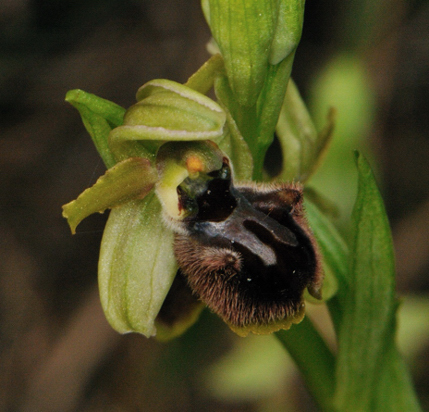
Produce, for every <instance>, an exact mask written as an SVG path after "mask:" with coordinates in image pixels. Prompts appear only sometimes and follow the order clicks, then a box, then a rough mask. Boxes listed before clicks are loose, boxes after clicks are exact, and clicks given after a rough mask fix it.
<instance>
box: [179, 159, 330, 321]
mask: <svg viewBox="0 0 429 412" xmlns="http://www.w3.org/2000/svg"><path fill="white" fill-rule="evenodd" d="M178 194H179V199H180V202H181V204H182V205H181V206H182V207H186V208H187V210H192V211H193V213H191V214H190V215H189V216H188V217H187V218H185V219H184V220H183V221H181V222H178V223H177V224H178V225H180V228H179V227H178V230H177V231H176V233H177V234H176V239H175V254H176V258H177V261H178V263H179V266H180V268H181V270H182V272H183V274H184V275H185V277H186V278H187V281H188V284H189V286H190V287H191V289H192V290H193V291H194V293H196V294H197V295H198V297H199V298H200V299H201V300H202V301H204V302H205V303H206V304H207V306H208V307H209V308H210V309H212V310H213V311H214V312H216V313H217V314H218V315H219V316H221V317H222V318H223V319H224V321H226V322H227V323H228V324H230V326H232V327H233V328H234V329H237V328H246V327H248V326H251V325H270V324H274V323H277V322H283V321H285V320H287V319H293V318H294V317H295V318H302V315H303V304H302V296H303V292H304V290H305V288H308V290H309V292H310V293H311V294H312V295H313V296H315V297H317V298H320V288H321V283H322V272H321V267H320V259H319V255H318V251H317V245H316V243H315V240H314V237H313V235H312V233H311V231H310V229H309V228H308V225H307V222H306V219H305V216H304V214H303V207H302V189H301V188H300V186H298V185H286V184H275V185H261V184H249V185H241V186H237V187H234V186H233V184H232V179H231V170H230V167H229V162H228V159H226V158H225V159H224V164H223V167H222V169H220V170H218V171H215V172H212V173H210V174H209V175H206V176H205V177H204V178H197V179H194V181H192V180H191V179H189V178H188V179H186V180H185V181H184V182H183V184H182V185H181V186H180V187H179V188H178ZM294 323H296V322H294Z"/></svg>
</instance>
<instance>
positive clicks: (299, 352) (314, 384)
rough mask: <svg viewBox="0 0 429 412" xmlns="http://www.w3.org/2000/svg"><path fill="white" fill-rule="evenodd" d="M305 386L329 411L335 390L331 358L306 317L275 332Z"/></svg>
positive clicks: (333, 365) (333, 364)
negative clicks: (296, 323)
mask: <svg viewBox="0 0 429 412" xmlns="http://www.w3.org/2000/svg"><path fill="white" fill-rule="evenodd" d="M276 337H277V338H278V339H279V341H280V342H281V343H282V345H283V346H284V347H285V348H286V349H287V350H288V352H289V354H290V355H291V356H292V358H293V360H294V361H295V363H296V364H297V366H298V368H299V370H300V372H301V374H302V375H303V377H304V379H305V382H306V384H307V387H308V390H309V392H310V393H311V395H312V396H313V398H314V399H315V401H316V402H317V404H318V405H319V407H320V409H321V410H322V411H324V412H332V411H333V410H334V409H333V405H332V400H333V396H334V391H335V358H334V355H333V354H332V352H331V351H330V349H329V348H328V346H327V345H326V343H325V341H324V340H323V338H322V337H321V336H320V334H319V332H318V331H317V330H316V329H315V328H314V326H313V324H312V323H311V321H310V320H309V319H308V317H305V318H304V320H303V321H302V322H301V323H300V324H299V325H294V326H293V327H292V328H291V329H289V330H287V331H286V330H281V331H279V332H276Z"/></svg>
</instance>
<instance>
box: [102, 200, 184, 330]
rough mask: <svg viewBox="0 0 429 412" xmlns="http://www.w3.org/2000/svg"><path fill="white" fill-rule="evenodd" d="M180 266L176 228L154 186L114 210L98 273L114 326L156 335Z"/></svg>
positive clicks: (106, 234)
mask: <svg viewBox="0 0 429 412" xmlns="http://www.w3.org/2000/svg"><path fill="white" fill-rule="evenodd" d="M176 271H177V264H176V261H175V258H174V252H173V233H172V231H171V230H169V229H167V228H166V227H165V225H164V224H163V221H162V210H161V205H160V203H159V200H158V198H157V197H156V195H155V194H154V192H151V193H149V194H148V195H147V196H146V197H145V198H144V199H143V200H137V201H133V202H129V203H127V204H125V205H123V206H120V207H118V208H115V209H113V210H112V211H111V212H110V216H109V219H108V221H107V224H106V228H105V230H104V235H103V240H102V243H101V250H100V260H99V273H98V276H99V287H100V298H101V304H102V306H103V310H104V313H105V315H106V318H107V319H108V321H109V322H110V324H111V325H112V327H113V328H114V329H116V330H117V331H118V332H120V333H127V332H139V333H142V334H143V335H145V336H147V337H149V336H153V335H154V334H155V333H156V329H155V326H154V322H155V318H156V316H157V314H158V312H159V310H160V308H161V306H162V303H163V302H164V299H165V297H166V296H167V293H168V291H169V289H170V286H171V284H172V282H173V279H174V276H175V274H176Z"/></svg>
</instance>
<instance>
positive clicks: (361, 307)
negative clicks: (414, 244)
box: [335, 154, 396, 412]
mask: <svg viewBox="0 0 429 412" xmlns="http://www.w3.org/2000/svg"><path fill="white" fill-rule="evenodd" d="M356 159H357V167H358V172H359V182H358V195H357V199H356V203H355V207H354V211H353V219H352V220H353V246H352V253H351V263H350V277H349V288H348V289H347V291H346V296H345V299H344V300H343V302H342V303H343V305H342V306H343V307H342V310H343V311H344V313H343V316H342V321H341V325H340V328H339V331H338V345H339V349H338V361H337V391H336V395H335V404H336V406H337V407H338V410H340V411H346V410H353V411H356V412H358V411H369V410H372V409H371V404H372V402H373V399H379V397H380V396H382V394H379V393H376V391H375V387H376V386H377V378H378V372H379V368H380V365H382V364H383V363H384V360H385V359H384V356H385V352H386V349H387V348H389V346H390V345H391V342H390V341H391V339H393V332H392V329H393V328H394V325H395V322H394V320H395V308H396V303H395V268H394V256H393V245H392V239H391V233H390V228H389V222H388V220H387V216H386V211H385V209H384V205H383V200H382V198H381V195H380V193H379V191H378V188H377V185H376V183H375V180H374V177H373V174H372V171H371V169H370V166H369V164H368V163H367V161H366V160H365V159H364V158H363V157H362V156H361V155H359V154H357V157H356Z"/></svg>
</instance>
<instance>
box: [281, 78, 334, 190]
mask: <svg viewBox="0 0 429 412" xmlns="http://www.w3.org/2000/svg"><path fill="white" fill-rule="evenodd" d="M333 113H334V112H333V111H332V110H331V112H330V115H329V117H328V124H327V126H326V127H325V128H324V129H322V131H321V132H320V133H317V130H316V128H315V126H314V124H313V121H312V119H311V117H310V114H309V113H308V110H307V107H306V106H305V103H304V102H303V101H302V98H301V95H300V93H299V91H298V88H297V87H296V85H295V83H294V82H293V80H292V79H290V80H289V84H288V87H287V91H286V95H285V98H284V102H283V105H282V109H281V112H280V116H279V120H278V123H277V127H276V132H277V136H278V138H279V142H280V145H281V148H282V154H283V166H282V172H281V174H280V175H279V176H278V177H277V178H278V179H280V180H284V181H292V180H295V179H296V180H299V181H301V182H304V181H305V180H307V179H308V177H309V176H310V175H311V173H312V172H313V171H314V170H315V168H316V166H317V165H318V163H319V161H320V157H321V154H323V153H324V152H325V150H326V148H327V145H328V143H329V141H330V139H331V137H332V132H333V128H334V119H333Z"/></svg>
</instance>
